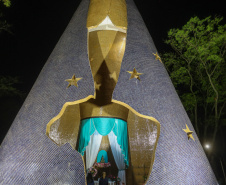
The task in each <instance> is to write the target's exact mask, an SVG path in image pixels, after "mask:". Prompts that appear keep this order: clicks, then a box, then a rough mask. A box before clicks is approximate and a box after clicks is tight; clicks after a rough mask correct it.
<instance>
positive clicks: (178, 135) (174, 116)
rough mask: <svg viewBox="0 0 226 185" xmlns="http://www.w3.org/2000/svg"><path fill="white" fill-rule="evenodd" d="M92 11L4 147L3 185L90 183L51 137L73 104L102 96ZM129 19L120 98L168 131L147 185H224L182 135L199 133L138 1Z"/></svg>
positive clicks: (65, 43) (75, 24) (130, 6)
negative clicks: (49, 127)
mask: <svg viewBox="0 0 226 185" xmlns="http://www.w3.org/2000/svg"><path fill="white" fill-rule="evenodd" d="M88 6H89V0H83V1H82V2H81V4H80V6H79V7H78V9H77V10H76V12H75V14H74V16H73V18H72V20H71V21H70V23H69V25H68V27H67V29H66V30H65V32H64V34H63V35H62V37H61V38H60V40H59V42H58V43H57V45H56V47H55V49H54V50H53V52H52V54H51V55H50V57H49V59H48V61H47V62H46V64H45V66H44V67H43V69H42V71H41V73H40V75H39V77H38V79H37V80H36V82H35V84H34V86H33V88H32V90H31V92H30V93H29V95H28V97H27V99H26V101H25V102H24V104H23V106H22V108H21V109H20V111H19V113H18V115H17V117H16V118H15V120H14V122H13V124H12V126H11V128H10V130H9V131H8V133H7V135H6V137H5V139H4V141H3V143H2V145H1V148H0V184H7V185H8V184H78V185H84V184H85V172H84V165H83V160H82V158H81V155H80V154H79V153H78V152H77V151H74V150H73V149H72V148H71V146H70V145H69V144H65V145H63V146H61V147H58V146H57V145H55V144H54V143H53V142H51V140H50V139H49V138H48V137H47V136H46V135H45V132H46V124H47V123H48V122H49V120H50V119H51V118H53V117H54V116H56V115H57V114H58V113H59V112H60V110H61V108H62V106H63V104H64V103H65V102H71V101H75V100H79V99H83V98H85V97H87V96H88V95H92V94H94V88H93V79H92V73H91V70H90V66H89V61H88V55H87V29H86V19H87V12H88ZM127 14H128V32H127V41H126V50H125V55H124V58H123V62H122V65H121V71H120V75H119V79H118V83H117V85H116V88H115V90H114V93H113V99H115V100H119V101H122V102H124V103H126V104H128V105H129V106H131V107H132V108H133V109H135V110H136V111H137V112H139V113H141V114H143V115H147V116H152V117H154V118H156V119H157V120H158V121H159V122H160V124H161V132H160V137H159V141H158V145H157V149H156V153H155V161H154V165H153V168H152V172H151V175H150V177H149V180H148V183H147V184H156V185H166V184H209V185H214V184H217V181H216V178H215V176H214V174H213V171H212V169H211V167H210V164H209V162H208V160H207V158H206V156H205V153H204V151H203V148H202V146H201V144H200V142H199V140H198V138H197V136H196V134H195V132H194V133H193V137H194V139H195V140H191V139H190V140H188V137H187V134H186V133H185V132H184V131H183V130H182V129H185V124H187V125H188V127H189V128H190V129H191V130H192V131H194V128H193V126H192V124H191V123H190V120H189V118H188V116H187V114H186V112H185V110H184V108H183V106H182V104H181V102H180V99H179V97H178V95H177V93H176V91H175V89H174V87H173V85H172V82H171V81H170V78H169V76H168V74H167V72H166V69H165V68H164V65H163V64H162V63H161V62H160V61H159V60H156V58H155V56H154V55H153V53H156V52H157V49H156V48H155V45H154V43H153V40H152V38H151V36H150V34H149V32H148V30H147V28H146V26H145V24H144V22H143V20H142V18H141V16H140V14H139V12H138V10H137V8H136V6H135V4H134V2H133V0H127ZM134 67H136V69H137V70H138V71H139V72H141V73H143V75H141V76H140V79H141V80H140V81H138V80H137V79H131V80H129V77H130V75H129V74H128V73H127V71H132V70H133V68H134ZM73 74H76V76H77V77H82V78H83V79H82V80H81V81H79V82H78V88H76V87H71V88H69V89H67V90H66V87H67V82H65V79H68V78H70V77H71V76H72V75H73ZM137 168H140V167H139V166H138V167H137ZM138 171H139V170H138Z"/></svg>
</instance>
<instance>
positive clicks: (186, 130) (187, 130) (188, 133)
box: [182, 124, 195, 141]
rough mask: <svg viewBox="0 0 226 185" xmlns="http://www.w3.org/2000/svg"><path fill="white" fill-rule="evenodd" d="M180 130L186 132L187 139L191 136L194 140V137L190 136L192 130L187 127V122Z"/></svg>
mask: <svg viewBox="0 0 226 185" xmlns="http://www.w3.org/2000/svg"><path fill="white" fill-rule="evenodd" d="M182 130H183V131H184V132H186V134H187V136H188V140H189V139H190V138H192V139H193V140H194V141H195V139H194V137H193V136H192V133H193V131H191V130H190V129H189V128H188V126H187V124H186V129H182Z"/></svg>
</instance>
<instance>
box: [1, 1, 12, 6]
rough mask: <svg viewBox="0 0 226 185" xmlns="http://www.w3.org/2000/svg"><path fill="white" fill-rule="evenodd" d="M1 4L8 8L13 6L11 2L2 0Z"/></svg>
mask: <svg viewBox="0 0 226 185" xmlns="http://www.w3.org/2000/svg"><path fill="white" fill-rule="evenodd" d="M0 2H2V3H3V4H4V5H5V6H6V7H10V5H11V2H10V0H0Z"/></svg>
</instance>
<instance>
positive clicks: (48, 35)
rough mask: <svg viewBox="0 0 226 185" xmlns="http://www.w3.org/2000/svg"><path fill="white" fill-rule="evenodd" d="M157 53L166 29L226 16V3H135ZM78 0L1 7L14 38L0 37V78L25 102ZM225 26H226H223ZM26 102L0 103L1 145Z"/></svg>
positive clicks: (20, 1)
mask: <svg viewBox="0 0 226 185" xmlns="http://www.w3.org/2000/svg"><path fill="white" fill-rule="evenodd" d="M134 1H135V3H136V5H137V7H138V9H139V11H140V13H141V15H142V17H143V19H144V21H145V24H146V25H147V28H148V30H149V32H150V34H151V36H152V38H153V40H154V43H155V45H156V47H157V50H158V52H159V53H162V52H164V51H169V50H170V47H169V46H167V45H165V44H164V42H163V40H164V39H166V37H167V31H168V30H169V29H170V28H181V27H182V26H183V25H184V24H185V23H186V22H187V21H188V20H189V19H190V18H191V17H192V16H198V17H199V18H205V17H207V16H209V15H212V16H213V17H214V16H215V15H218V16H223V17H225V19H226V16H225V7H226V2H225V0H206V1H199V0H196V1H194V0H192V1H189V0H183V1H178V0H134ZM80 2H81V0H39V1H25V0H17V1H15V0H13V1H12V6H11V7H10V8H5V7H3V6H1V9H2V10H3V13H4V15H5V19H6V20H7V21H8V23H10V24H12V28H11V31H12V34H8V33H4V32H3V33H1V34H0V75H11V76H19V77H20V79H21V82H22V83H21V84H19V85H18V86H17V87H18V88H19V89H20V90H21V91H23V92H24V94H25V97H26V95H27V94H28V93H29V91H30V89H31V88H32V86H33V84H34V82H35V80H36V78H37V77H38V75H39V73H40V71H41V69H42V67H43V66H44V64H45V62H46V61H47V59H48V57H49V55H50V54H51V52H52V50H53V49H54V47H55V45H56V43H57V42H58V40H59V38H60V36H61V35H62V33H63V31H64V30H65V28H66V26H67V24H68V23H69V21H70V19H71V17H72V16H73V14H74V12H75V11H76V9H77V7H78V5H79V4H80ZM225 19H224V20H223V23H224V24H225V23H226V20H225ZM23 101H24V98H22V99H21V98H19V97H14V98H4V99H0V102H1V104H0V105H1V106H0V143H1V141H2V140H3V138H4V136H5V134H6V133H7V130H8V129H9V127H10V124H11V123H12V121H13V120H14V118H15V116H16V114H17V112H18V111H19V109H20V107H21V106H22V104H23Z"/></svg>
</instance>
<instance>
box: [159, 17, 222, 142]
mask: <svg viewBox="0 0 226 185" xmlns="http://www.w3.org/2000/svg"><path fill="white" fill-rule="evenodd" d="M222 19H223V18H219V17H215V18H214V19H211V17H207V18H205V19H203V20H200V19H199V18H198V17H193V18H191V19H190V20H189V21H188V22H187V23H186V24H185V25H184V26H183V27H182V29H171V30H170V31H169V32H168V39H167V40H166V41H165V43H167V44H169V45H170V46H171V47H172V49H173V50H174V52H169V53H164V54H163V55H162V58H163V61H165V66H166V68H167V70H168V72H169V74H170V77H171V79H172V82H173V83H174V85H175V88H176V89H177V91H178V94H179V96H180V97H181V100H182V103H183V105H184V107H185V109H186V111H187V112H188V115H189V116H190V119H191V120H192V121H193V122H194V125H195V129H196V132H197V134H198V135H199V136H200V134H202V135H203V136H204V138H206V134H207V131H208V129H209V128H211V129H212V130H213V132H212V144H213V143H214V142H215V139H216V134H217V131H218V129H219V126H220V125H219V124H223V122H222V120H223V118H225V116H226V115H225V113H224V112H225V104H226V62H225V53H226V25H220V22H221V21H222ZM200 128H201V130H200ZM201 131H202V132H201Z"/></svg>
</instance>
